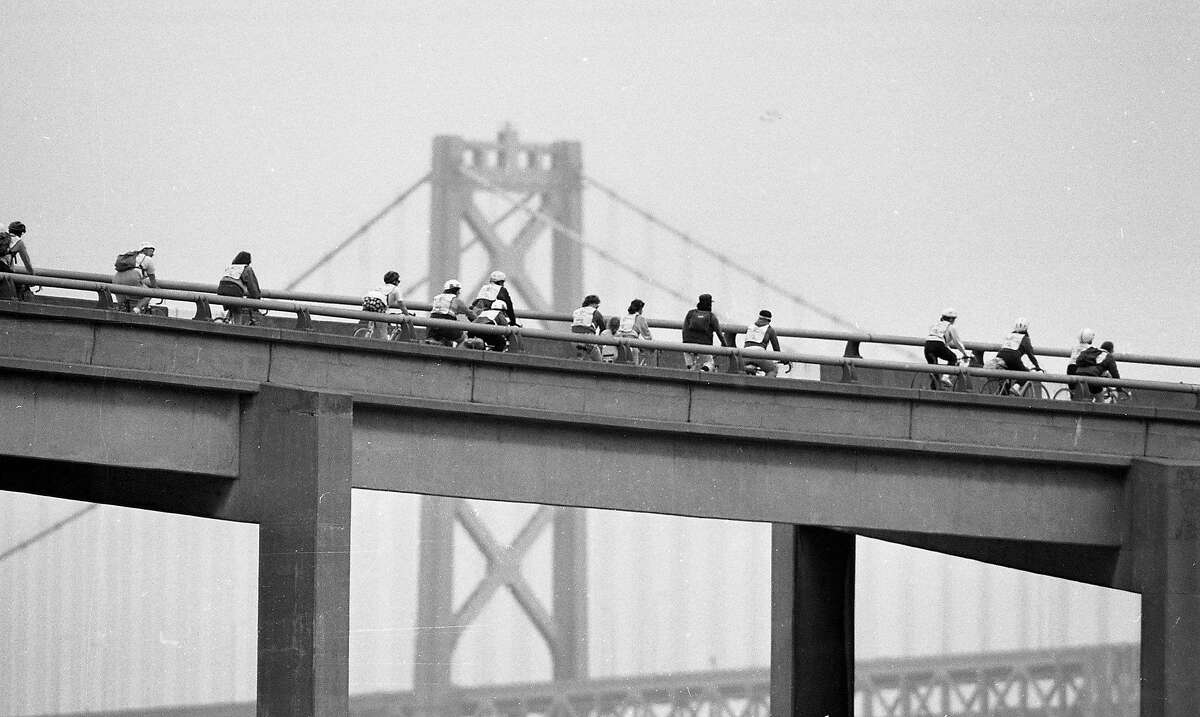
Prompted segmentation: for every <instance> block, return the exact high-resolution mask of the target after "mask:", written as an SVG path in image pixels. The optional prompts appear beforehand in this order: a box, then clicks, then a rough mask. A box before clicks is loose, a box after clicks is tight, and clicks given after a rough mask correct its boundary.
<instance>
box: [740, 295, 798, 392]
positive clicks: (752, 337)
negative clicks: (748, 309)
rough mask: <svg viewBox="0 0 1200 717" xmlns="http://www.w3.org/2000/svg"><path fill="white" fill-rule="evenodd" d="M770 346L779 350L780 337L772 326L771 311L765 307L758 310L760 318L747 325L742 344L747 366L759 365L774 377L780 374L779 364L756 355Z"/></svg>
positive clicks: (769, 375)
mask: <svg viewBox="0 0 1200 717" xmlns="http://www.w3.org/2000/svg"><path fill="white" fill-rule="evenodd" d="M768 347H770V349H771V350H772V351H779V337H778V336H777V335H776V334H775V329H774V328H773V327H772V326H771V312H770V311H769V310H767V309H763V310H762V311H760V312H758V318H757V319H755V320H754V323H753V324H752V325H750V326H747V327H746V340H745V342H744V343H743V344H742V356H743V359H744V361H745V364H746V366H747V367H752V366H757V367H758V369H759V370H761V371H762V372H763V373H764V374H766V376H767V378H774V377H775V376H777V375H779V364H777V363H775V361H773V360H772V359H769V358H766V357H758V356H755V355H754V354H756V353H762V352H766V350H767V348H768ZM788 365H789V366H790V365H791V364H790V363H789V364H788ZM789 370H790V369H789Z"/></svg>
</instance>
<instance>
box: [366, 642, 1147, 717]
mask: <svg viewBox="0 0 1200 717" xmlns="http://www.w3.org/2000/svg"><path fill="white" fill-rule="evenodd" d="M855 671H856V674H857V678H856V680H855V682H856V684H855V710H854V712H855V715H857V717H968V716H969V717H977V716H980V717H981V716H983V715H989V716H991V715H995V716H1000V715H1003V716H1005V717H1015V716H1016V715H1021V716H1022V717H1035V716H1036V717H1042V716H1045V717H1137V714H1138V647H1137V646H1136V645H1105V646H1099V647H1082V648H1072V649H1063V650H1053V651H1037V652H1004V653H994V652H993V653H982V654H976V655H951V656H947V657H936V658H930V657H912V658H902V659H886V660H871V661H866V662H860V663H859V664H858V665H857V667H856V670H855ZM770 692H771V685H770V674H769V672H768V671H767V670H762V669H758V670H727V671H715V672H703V673H689V674H672V675H659V676H643V677H625V678H608V679H597V680H585V681H579V682H557V683H543V684H530V685H510V686H499V687H479V688H464V689H459V690H455V691H454V693H453V697H452V698H451V700H450V702H451V704H452V705H453V707H452V711H451V712H450V713H448V714H447V715H446V717H501V716H502V717H568V716H569V717H610V716H611V717H768V715H770ZM351 712H352V713H353V714H355V715H357V716H359V717H410V716H412V715H415V714H416V713H417V712H418V709H417V703H416V700H415V697H414V696H413V695H412V694H411V693H383V694H372V695H359V696H356V697H354V698H352V699H351Z"/></svg>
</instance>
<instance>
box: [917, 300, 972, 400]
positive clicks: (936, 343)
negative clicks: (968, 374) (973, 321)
mask: <svg viewBox="0 0 1200 717" xmlns="http://www.w3.org/2000/svg"><path fill="white" fill-rule="evenodd" d="M956 319H958V312H956V311H955V310H954V309H946V310H945V311H943V312H942V318H940V319H938V322H937V323H936V324H934V325H933V326H930V327H929V336H927V337H925V363H929V364H933V365H934V366H937V365H938V359H941V360H943V361H945V362H946V364H947V365H949V366H953V365H955V364H957V363H958V356H955V355H954V352H953V351H951V350H950V347H951V346H958V350H959V353H961V354H962V358H963V360H964V361H965V360H966V358H967V347H966V346H964V345H963V342H962V339H960V338H959V337H958V330H957V329H955V328H954V322H955V320H956ZM941 381H942V383H943V384H945V385H946V387H947V388H950V387H953V386H954V379H952V378H950V376H948V375H946V374H942V377H941Z"/></svg>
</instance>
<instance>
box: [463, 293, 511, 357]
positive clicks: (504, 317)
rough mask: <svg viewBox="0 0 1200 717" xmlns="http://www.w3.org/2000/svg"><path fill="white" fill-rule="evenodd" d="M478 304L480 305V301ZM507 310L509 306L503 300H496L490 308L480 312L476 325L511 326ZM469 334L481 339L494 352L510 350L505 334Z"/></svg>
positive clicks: (470, 332) (476, 318)
mask: <svg viewBox="0 0 1200 717" xmlns="http://www.w3.org/2000/svg"><path fill="white" fill-rule="evenodd" d="M476 303H478V299H477V300H476ZM507 309H508V306H507V305H506V304H505V303H504V302H503V301H502V300H500V299H496V300H495V301H493V302H492V305H491V306H490V307H489V308H487V309H484V310H483V311H480V312H479V315H478V316H476V317H475V323H477V324H486V325H490V326H509V325H510V324H509V322H508V314H507V313H506V310H507ZM467 334H468V335H469V336H471V337H472V338H478V339H481V340H482V341H483V343H485V344H487V347H488V348H489V349H491V350H492V351H503V350H505V349H507V348H508V337H507V336H505V335H504V334H484V333H476V332H473V331H468V332H467Z"/></svg>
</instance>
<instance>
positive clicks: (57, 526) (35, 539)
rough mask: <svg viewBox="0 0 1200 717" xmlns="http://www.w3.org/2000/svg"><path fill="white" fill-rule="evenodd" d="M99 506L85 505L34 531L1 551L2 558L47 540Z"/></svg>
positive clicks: (0, 556) (94, 504)
mask: <svg viewBox="0 0 1200 717" xmlns="http://www.w3.org/2000/svg"><path fill="white" fill-rule="evenodd" d="M99 507H100V506H99V505H98V504H96V503H92V504H90V505H85V506H84V507H82V508H80V509H79V510H77V511H75V512H74V513H71V514H70V515H68V516H67V517H65V518H63V519H62V520H60V521H58V522H57V523H54V524H53V525H49V526H47V527H45V528H42V529H41V530H39V531H38V532H36V533H34V534H33V535H31V536H30V537H28V538H26V539H25V540H22V541H21V542H19V543H17V544H16V545H14V546H12V547H11V548H9V549H8V550H5V551H4V552H3V553H0V560H6V559H8V558H10V557H12V556H13V555H16V554H17V553H19V552H21V551H22V550H25V549H26V548H28V547H30V546H32V545H33V544H34V543H39V542H41V541H42V540H45V539H46V538H48V537H50V536H51V535H52V534H54V533H56V532H58V531H59V530H62V529H63V528H65V527H67V526H68V525H70V524H71V523H73V522H75V521H76V520H79V519H80V518H82V517H83V516H84V515H86V514H87V513H89V512H91V511H93V510H95V509H96V508H99Z"/></svg>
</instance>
